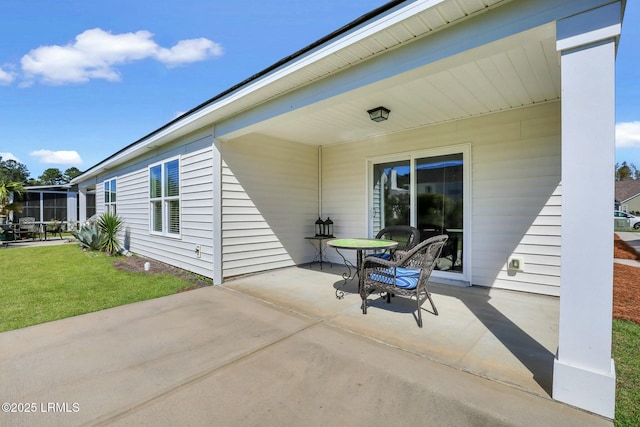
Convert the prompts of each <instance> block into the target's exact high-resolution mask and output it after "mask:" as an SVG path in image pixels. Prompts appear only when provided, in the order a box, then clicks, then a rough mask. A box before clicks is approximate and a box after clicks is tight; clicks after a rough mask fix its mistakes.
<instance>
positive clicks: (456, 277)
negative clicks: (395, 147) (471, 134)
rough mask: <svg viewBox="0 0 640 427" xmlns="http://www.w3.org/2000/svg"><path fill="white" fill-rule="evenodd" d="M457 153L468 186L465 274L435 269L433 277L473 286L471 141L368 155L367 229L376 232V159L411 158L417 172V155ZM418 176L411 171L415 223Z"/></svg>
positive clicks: (465, 216)
mask: <svg viewBox="0 0 640 427" xmlns="http://www.w3.org/2000/svg"><path fill="white" fill-rule="evenodd" d="M454 153H462V158H463V168H462V173H463V182H464V190H463V198H464V199H463V200H464V206H465V208H464V211H463V224H464V239H463V242H462V244H463V251H462V256H463V264H464V271H463V272H462V274H460V273H449V272H446V271H437V270H434V271H433V272H432V273H431V277H433V278H434V279H437V281H438V282H440V283H447V284H453V285H463V286H470V283H471V272H472V265H471V259H472V257H471V247H472V246H471V238H472V231H471V222H472V221H471V218H472V209H473V206H472V194H473V193H472V191H471V186H472V182H471V165H472V161H471V144H470V143H465V144H458V145H452V146H444V147H436V148H427V149H423V150H415V151H407V152H401V153H391V154H388V155H382V156H375V157H367V158H366V168H367V169H366V171H367V173H366V177H367V179H366V180H365V181H366V182H365V186H366V188H365V194H366V195H367V204H366V206H367V210H366V218H367V224H368V225H367V233H368V234H369V235H370V234H371V233H372V230H373V222H372V215H371V212H372V211H373V206H372V200H371V197H370V195H371V193H370V188H369V187H370V185H371V183H372V182H373V165H374V164H375V163H382V162H393V161H400V160H409V164H410V167H411V171H412V172H413V170H414V168H415V162H416V159H420V158H423V157H435V156H442V155H447V154H454ZM416 179H417V178H416V176H415V174H414V173H412V174H411V223H412V224H415V221H416V220H415V212H416V211H415V205H414V204H415V197H414V191H415V180H416Z"/></svg>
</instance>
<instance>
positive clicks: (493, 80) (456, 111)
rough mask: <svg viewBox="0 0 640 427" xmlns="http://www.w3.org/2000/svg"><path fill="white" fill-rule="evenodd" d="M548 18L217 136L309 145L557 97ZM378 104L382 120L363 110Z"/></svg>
mask: <svg viewBox="0 0 640 427" xmlns="http://www.w3.org/2000/svg"><path fill="white" fill-rule="evenodd" d="M555 44H556V37H555V24H553V23H550V24H546V25H543V26H540V27H537V28H534V29H532V30H529V31H525V32H522V33H519V34H516V35H514V36H511V37H508V38H505V39H501V40H499V41H496V42H493V43H490V44H487V45H483V46H481V47H478V48H475V49H473V50H471V51H466V52H463V53H460V54H458V55H456V56H453V57H449V58H446V59H444V60H441V61H438V62H435V63H431V64H428V65H424V66H422V67H419V68H416V69H413V70H411V71H408V72H404V73H402V74H399V75H396V76H393V77H391V78H387V79H384V80H381V81H378V82H376V83H372V84H369V85H366V86H363V87H360V88H357V89H355V90H351V91H348V92H345V93H343V94H340V95H337V96H333V97H331V98H328V99H324V100H322V101H320V102H316V103H313V104H310V105H308V106H306V107H304V108H300V109H297V110H294V111H291V112H288V113H286V114H282V115H279V116H277V117H273V118H271V119H268V120H265V121H262V122H259V123H256V124H254V125H252V126H248V127H245V128H244V129H242V130H240V131H237V132H232V133H230V134H228V135H224V136H222V139H233V138H235V137H237V136H240V135H245V134H247V133H258V134H264V135H269V136H272V137H276V138H282V139H286V140H291V141H297V142H301V143H305V144H312V145H329V144H336V143H342V142H348V141H353V140H359V139H367V138H373V137H379V136H382V135H385V134H390V133H395V132H399V131H402V130H407V129H412V128H418V127H423V126H429V125H433V124H438V123H444V122H449V121H454V120H459V119H464V118H468V117H474V116H480V115H484V114H490V113H494V112H498V111H504V110H509V109H514V108H520V107H523V106H528V105H532V104H537V103H543V102H549V101H555V100H558V99H560V56H559V54H558V52H557V51H556V45H555ZM380 105H382V106H385V107H387V108H389V109H390V110H391V114H390V117H389V120H387V121H384V122H379V123H375V122H372V121H371V120H370V119H369V117H368V115H367V110H369V109H371V108H374V107H377V106H380Z"/></svg>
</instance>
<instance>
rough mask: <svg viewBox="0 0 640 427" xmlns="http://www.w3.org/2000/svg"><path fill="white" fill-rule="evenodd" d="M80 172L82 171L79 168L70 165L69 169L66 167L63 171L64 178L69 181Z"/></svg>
mask: <svg viewBox="0 0 640 427" xmlns="http://www.w3.org/2000/svg"><path fill="white" fill-rule="evenodd" d="M81 174H82V171H81V170H80V169H78V168H77V167H75V166H72V167H70V168H69V169H67V170H66V171H64V179H65V180H66V181H67V182H69V181H71V180H72V179H73V178H75V177H76V176H79V175H81Z"/></svg>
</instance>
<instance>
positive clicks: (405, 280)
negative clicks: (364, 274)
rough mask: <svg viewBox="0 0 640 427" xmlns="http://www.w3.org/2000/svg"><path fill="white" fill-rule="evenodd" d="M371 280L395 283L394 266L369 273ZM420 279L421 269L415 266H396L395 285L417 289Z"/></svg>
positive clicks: (389, 283)
mask: <svg viewBox="0 0 640 427" xmlns="http://www.w3.org/2000/svg"><path fill="white" fill-rule="evenodd" d="M369 277H370V278H371V280H375V281H376V282H381V283H386V284H388V285H393V284H394V281H393V268H387V269H385V270H382V271H380V272H377V273H371V274H369ZM419 279H420V270H418V269H414V268H404V267H398V268H396V280H395V285H396V287H398V288H403V289H415V288H416V286H418V280H419Z"/></svg>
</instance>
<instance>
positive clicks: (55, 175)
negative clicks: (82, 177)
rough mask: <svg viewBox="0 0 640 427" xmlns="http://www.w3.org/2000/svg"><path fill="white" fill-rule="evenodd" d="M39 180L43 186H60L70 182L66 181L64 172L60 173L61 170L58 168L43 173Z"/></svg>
mask: <svg viewBox="0 0 640 427" xmlns="http://www.w3.org/2000/svg"><path fill="white" fill-rule="evenodd" d="M38 180H39V181H40V182H41V183H42V185H60V184H66V183H67V182H68V181H65V179H64V176H63V175H62V172H60V169H58V168H49V169H45V171H44V172H42V175H40V176H39V177H38Z"/></svg>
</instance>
